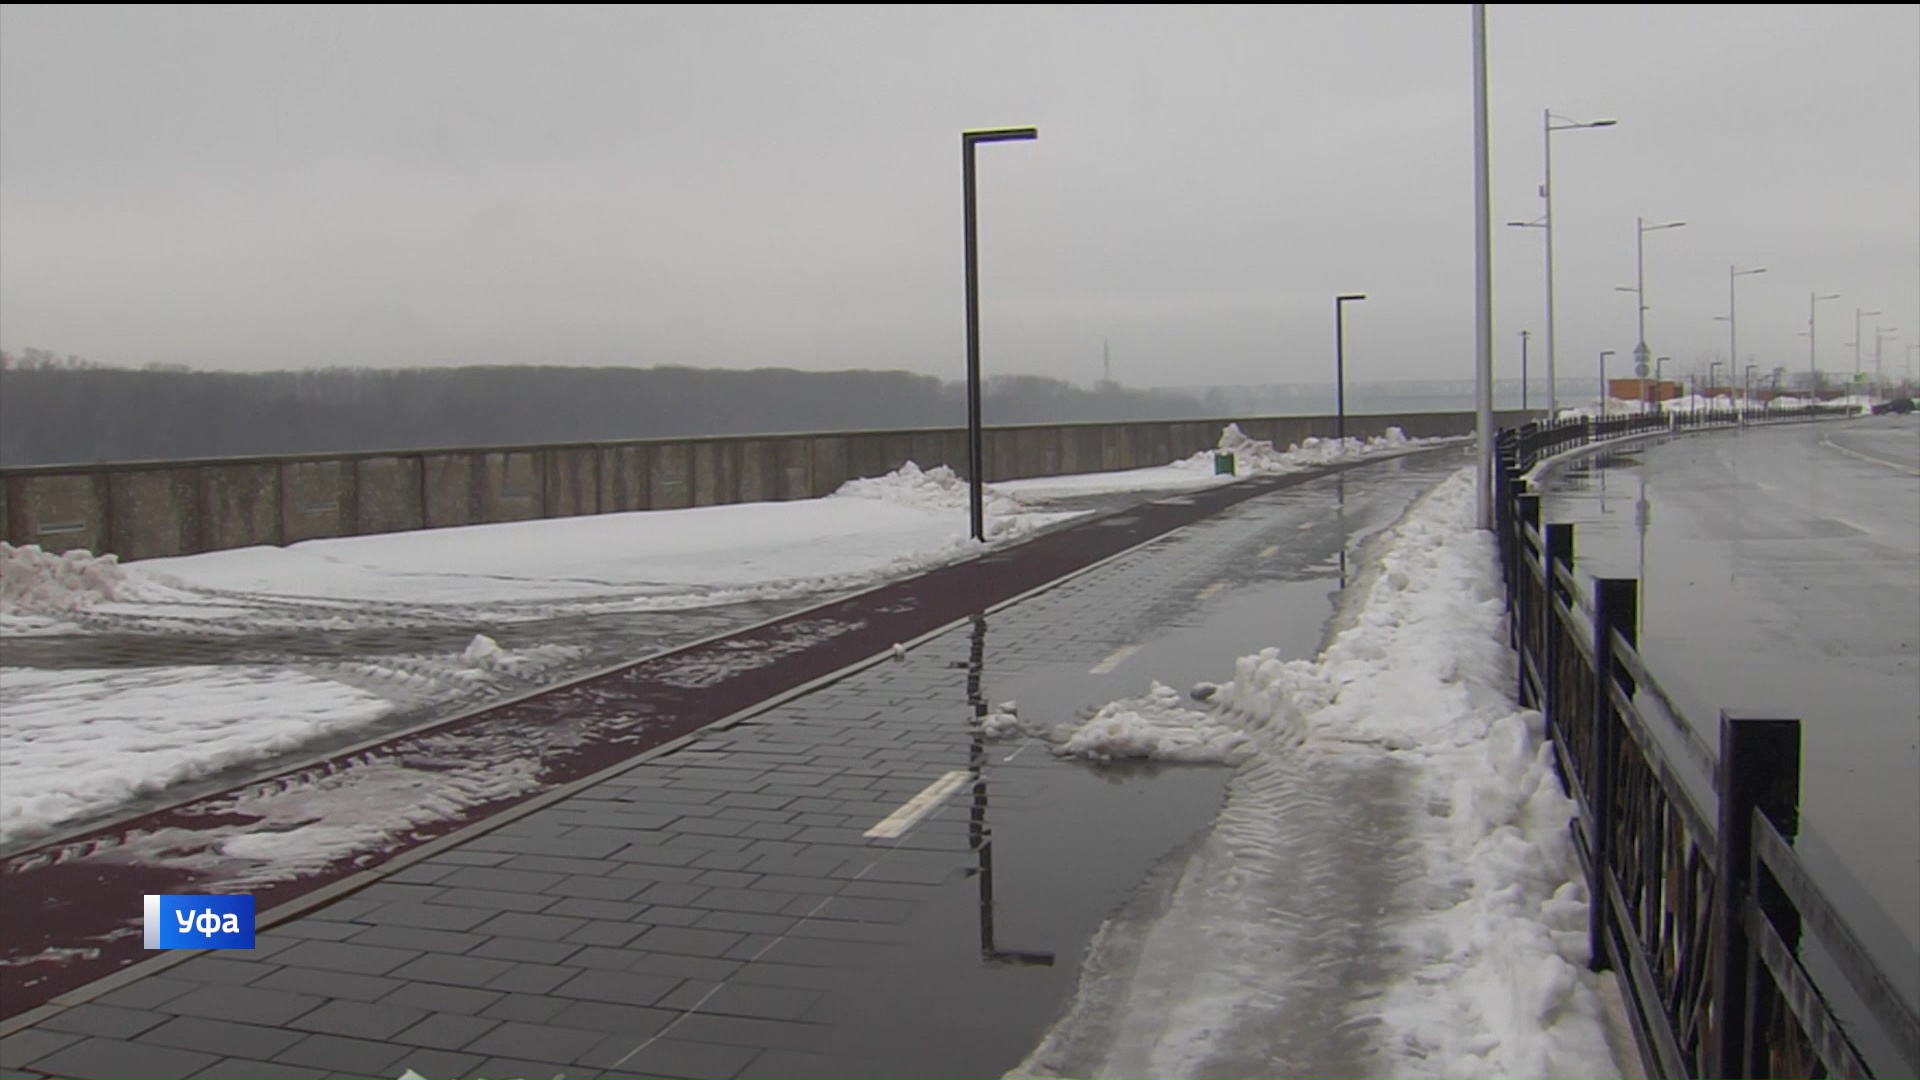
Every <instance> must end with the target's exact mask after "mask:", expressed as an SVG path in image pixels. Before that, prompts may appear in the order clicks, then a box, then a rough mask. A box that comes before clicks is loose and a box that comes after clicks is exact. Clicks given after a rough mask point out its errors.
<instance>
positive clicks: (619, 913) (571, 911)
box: [546, 886, 649, 923]
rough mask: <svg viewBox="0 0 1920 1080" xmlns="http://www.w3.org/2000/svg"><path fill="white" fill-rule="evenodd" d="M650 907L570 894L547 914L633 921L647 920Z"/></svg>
mask: <svg viewBox="0 0 1920 1080" xmlns="http://www.w3.org/2000/svg"><path fill="white" fill-rule="evenodd" d="M642 887H643V888H644V886H642ZM648 907H649V905H647V904H635V903H629V902H626V901H621V900H594V899H589V898H587V897H582V896H570V897H568V898H567V899H565V900H562V901H560V902H559V903H557V904H555V905H553V906H552V907H550V908H548V909H547V910H546V914H548V915H564V916H566V917H568V918H572V919H590V920H594V921H597V922H615V923H631V922H644V921H646V914H647V910H648Z"/></svg>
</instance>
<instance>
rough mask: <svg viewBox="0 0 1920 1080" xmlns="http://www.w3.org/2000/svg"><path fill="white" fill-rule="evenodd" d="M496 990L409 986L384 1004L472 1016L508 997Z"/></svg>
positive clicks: (412, 984)
mask: <svg viewBox="0 0 1920 1080" xmlns="http://www.w3.org/2000/svg"><path fill="white" fill-rule="evenodd" d="M505 996H506V995H505V994H501V993H499V992H497V991H493V990H476V989H473V988H471V987H455V986H436V985H434V984H431V983H405V984H403V985H402V986H401V987H400V989H398V990H395V991H394V992H393V993H391V994H388V995H387V996H386V997H385V998H383V999H382V1002H383V1003H386V1004H393V1005H398V1006H402V1007H406V1008H415V1009H429V1010H432V1011H435V1012H450V1013H462V1014H464V1015H467V1016H472V1015H474V1014H475V1013H478V1012H480V1011H481V1010H483V1009H486V1008H488V1007H489V1006H492V1005H494V1004H496V1003H498V1002H499V1001H500V999H501V998H503V997H505Z"/></svg>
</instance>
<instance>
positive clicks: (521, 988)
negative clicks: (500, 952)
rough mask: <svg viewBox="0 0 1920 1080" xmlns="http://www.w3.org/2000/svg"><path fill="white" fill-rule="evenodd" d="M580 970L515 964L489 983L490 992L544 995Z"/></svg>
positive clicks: (547, 965) (548, 965)
mask: <svg viewBox="0 0 1920 1080" xmlns="http://www.w3.org/2000/svg"><path fill="white" fill-rule="evenodd" d="M578 974H580V969H579V968H573V967H558V966H555V965H552V964H515V965H513V970H511V971H507V972H503V973H502V974H501V975H499V976H498V977H496V978H494V979H490V980H488V982H487V989H489V990H507V991H511V992H514V993H521V994H544V993H546V992H547V991H549V990H552V989H553V988H554V987H556V986H559V985H560V984H561V983H563V982H566V981H567V980H568V979H571V978H573V977H574V976H575V975H578Z"/></svg>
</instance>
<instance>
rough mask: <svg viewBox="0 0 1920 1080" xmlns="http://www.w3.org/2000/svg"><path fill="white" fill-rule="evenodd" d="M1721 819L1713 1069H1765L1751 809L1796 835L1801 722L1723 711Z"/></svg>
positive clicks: (1726, 1073)
mask: <svg viewBox="0 0 1920 1080" xmlns="http://www.w3.org/2000/svg"><path fill="white" fill-rule="evenodd" d="M1718 779H1719V783H1718V786H1719V789H1720V820H1719V827H1718V830H1717V831H1718V834H1719V835H1718V840H1719V843H1718V845H1717V847H1718V850H1717V851H1716V852H1715V853H1714V861H1715V862H1716V863H1717V865H1716V866H1715V867H1714V880H1715V889H1714V912H1713V960H1714V972H1713V979H1714V983H1713V1026H1712V1028H1711V1035H1712V1040H1713V1041H1712V1046H1711V1053H1710V1055H1709V1056H1708V1058H1707V1066H1708V1069H1709V1071H1708V1073H1707V1075H1709V1076H1716V1077H1740V1076H1759V1075H1763V1074H1762V1073H1756V1072H1752V1071H1750V1070H1751V1069H1753V1068H1754V1067H1756V1066H1759V1065H1761V1064H1762V1063H1761V1062H1758V1061H1753V1060H1751V1059H1750V1055H1749V1051H1750V1050H1752V1049H1753V1044H1754V1037H1755V1035H1756V1034H1757V1032H1754V1031H1751V1030H1750V1027H1751V1026H1752V1021H1753V1019H1754V1018H1753V1016H1752V1015H1751V1012H1750V1010H1751V1008H1752V1004H1753V992H1752V991H1753V979H1754V977H1755V975H1756V974H1757V972H1755V971H1754V969H1753V968H1754V964H1753V955H1752V950H1751V946H1750V943H1749V942H1748V941H1747V930H1746V923H1745V912H1746V906H1747V898H1748V897H1749V896H1750V895H1753V893H1754V884H1755V883H1754V881H1753V812H1754V810H1755V809H1756V808H1758V809H1759V811H1760V812H1761V813H1763V814H1765V815H1766V816H1767V820H1768V821H1770V822H1772V823H1773V826H1774V828H1776V829H1779V830H1780V832H1781V835H1783V836H1785V837H1786V838H1788V839H1791V838H1792V837H1793V836H1794V834H1795V833H1797V832H1799V825H1800V721H1798V720H1766V719H1758V718H1754V717H1745V716H1735V715H1734V714H1732V713H1730V712H1727V711H1726V710H1722V711H1721V713H1720V775H1719V778H1718Z"/></svg>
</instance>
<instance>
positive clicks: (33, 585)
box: [0, 540, 127, 611]
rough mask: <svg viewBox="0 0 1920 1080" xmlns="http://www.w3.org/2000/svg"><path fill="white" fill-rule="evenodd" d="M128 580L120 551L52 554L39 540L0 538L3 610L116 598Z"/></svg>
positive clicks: (71, 607) (73, 607) (71, 606)
mask: <svg viewBox="0 0 1920 1080" xmlns="http://www.w3.org/2000/svg"><path fill="white" fill-rule="evenodd" d="M126 582H127V571H126V570H125V569H124V568H123V567H121V565H120V560H119V558H118V557H117V556H114V555H97V556H96V555H94V554H93V553H92V552H90V551H84V550H77V549H76V550H74V551H69V552H67V553H65V554H63V555H54V554H52V553H50V552H46V551H42V550H40V545H38V544H27V545H25V546H23V547H15V546H13V545H12V544H9V543H7V542H6V541H4V540H0V611H12V610H28V611H78V610H81V609H83V608H89V607H92V606H93V605H94V604H96V603H99V602H100V601H102V600H113V599H116V598H117V597H118V596H119V594H120V591H121V590H122V589H123V588H124V587H125V585H126Z"/></svg>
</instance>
